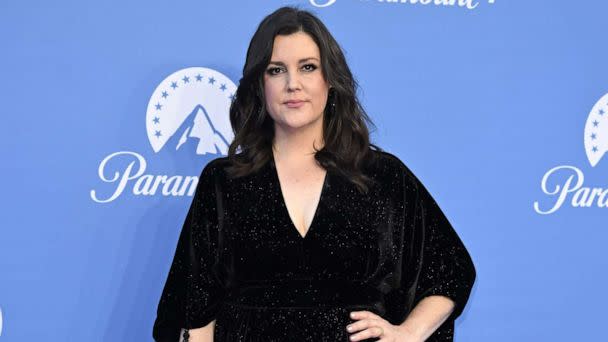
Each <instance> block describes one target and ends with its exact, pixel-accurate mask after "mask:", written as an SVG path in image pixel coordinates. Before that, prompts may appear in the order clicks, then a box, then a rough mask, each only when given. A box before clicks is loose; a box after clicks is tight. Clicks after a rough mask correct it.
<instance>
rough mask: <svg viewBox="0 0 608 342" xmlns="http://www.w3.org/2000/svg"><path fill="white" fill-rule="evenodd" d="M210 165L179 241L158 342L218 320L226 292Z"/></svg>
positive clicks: (168, 341)
mask: <svg viewBox="0 0 608 342" xmlns="http://www.w3.org/2000/svg"><path fill="white" fill-rule="evenodd" d="M216 185H217V183H216V181H215V180H214V176H213V172H212V168H211V166H210V163H208V164H207V165H206V166H205V168H204V169H203V171H202V172H201V175H200V177H199V181H198V184H197V187H196V191H195V193H194V197H193V200H192V204H191V205H190V209H189V210H188V214H187V215H186V219H185V221H184V224H183V226H182V230H181V233H180V236H179V239H178V242H177V247H176V250H175V255H174V257H173V262H172V264H171V267H170V269H169V274H168V276H167V280H166V282H165V286H164V288H163V292H162V294H161V297H160V301H159V303H158V308H157V316H156V320H155V322H154V328H153V338H154V340H155V341H157V342H178V341H179V338H180V332H181V329H182V328H183V329H194V328H200V327H204V326H206V325H207V324H209V323H210V322H211V321H213V320H214V319H215V316H216V314H217V311H218V310H219V307H220V304H221V303H222V301H223V299H224V298H225V290H224V288H223V286H222V284H221V282H220V280H219V278H218V275H217V272H216V260H217V241H218V234H219V232H218V230H219V229H218V221H219V220H218V209H217V208H218V204H217V198H216V192H217V190H216Z"/></svg>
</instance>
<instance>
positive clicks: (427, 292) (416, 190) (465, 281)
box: [403, 172, 476, 333]
mask: <svg viewBox="0 0 608 342" xmlns="http://www.w3.org/2000/svg"><path fill="white" fill-rule="evenodd" d="M408 173H409V172H408ZM404 178H405V179H406V180H405V182H406V183H408V182H409V183H408V184H409V185H408V186H406V187H405V188H406V189H409V190H408V191H407V194H406V195H404V198H405V199H404V200H406V201H407V200H412V199H413V203H410V205H409V206H407V207H408V208H410V210H411V208H412V207H413V210H412V212H413V216H411V215H407V217H409V218H410V219H409V220H408V221H409V222H410V223H409V224H408V227H407V229H405V232H406V233H405V234H404V236H405V239H404V245H403V252H404V253H405V255H407V256H408V257H407V258H406V259H407V261H406V262H405V263H404V264H403V275H404V277H403V282H404V283H403V285H404V288H405V289H406V290H407V296H406V297H407V298H406V303H408V304H409V305H408V310H407V311H408V313H409V311H411V310H412V309H413V308H414V307H415V306H416V305H417V304H418V303H419V302H420V301H421V300H422V299H423V298H425V297H428V296H431V295H441V296H445V297H448V298H450V299H451V300H453V301H454V303H455V307H454V310H453V311H452V313H451V314H450V316H449V317H448V318H447V319H446V321H445V322H444V324H443V326H442V329H443V328H445V329H446V331H447V330H448V329H449V328H450V327H451V326H452V325H453V321H454V320H455V319H456V318H457V317H458V316H460V314H461V313H462V311H463V310H464V307H465V305H466V303H467V301H468V298H469V295H470V293H471V289H472V287H473V283H474V282H475V277H476V271H475V266H474V264H473V261H472V260H471V256H470V255H469V253H468V251H467V249H466V247H465V246H464V244H463V242H462V241H461V239H460V238H459V236H458V235H457V234H456V231H455V230H454V228H453V227H452V225H451V224H450V222H449V221H448V219H447V217H446V216H445V214H444V213H443V211H442V210H441V208H440V207H439V205H438V204H437V202H436V201H435V200H434V199H433V197H432V196H431V194H430V193H429V192H428V190H427V189H426V188H425V187H424V185H423V184H422V183H421V182H420V181H419V180H418V178H417V177H416V176H414V175H413V174H411V173H409V175H404ZM438 330H439V329H438ZM439 333H440V332H439Z"/></svg>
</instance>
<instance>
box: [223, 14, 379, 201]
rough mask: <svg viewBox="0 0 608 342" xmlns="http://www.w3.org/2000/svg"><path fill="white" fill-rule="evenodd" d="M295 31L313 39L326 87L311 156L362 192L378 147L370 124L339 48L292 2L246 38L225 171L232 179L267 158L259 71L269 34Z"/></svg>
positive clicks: (266, 58)
mask: <svg viewBox="0 0 608 342" xmlns="http://www.w3.org/2000/svg"><path fill="white" fill-rule="evenodd" d="M296 32H304V33H307V34H308V35H310V37H311V38H312V39H313V40H314V41H315V43H316V44H317V46H318V47H319V51H320V55H321V66H322V67H321V69H322V72H323V76H324V77H325V80H326V81H327V82H328V83H329V84H330V85H331V86H332V87H331V88H330V89H329V94H328V101H327V105H326V107H325V110H324V113H323V139H324V146H323V147H322V148H321V149H320V150H317V149H316V148H315V159H316V160H317V162H318V163H319V165H321V166H322V167H323V168H325V169H326V170H327V171H328V172H333V173H336V174H339V175H342V176H344V177H345V178H346V179H348V180H350V181H351V182H352V183H354V184H355V185H356V187H357V188H358V189H359V191H361V192H367V190H368V186H369V185H370V184H371V183H372V180H371V178H370V177H368V176H367V175H365V173H364V172H363V171H364V169H365V167H366V166H367V165H368V164H369V163H371V162H373V161H374V153H372V151H371V150H370V147H373V148H374V149H375V150H380V151H381V150H382V149H381V148H379V147H378V146H376V145H374V144H371V143H370V137H369V136H370V132H369V129H368V126H367V124H368V123H369V124H370V125H371V126H373V127H374V129H375V128H376V127H375V125H374V124H373V122H372V121H371V119H370V118H369V117H368V115H367V114H366V113H365V110H364V109H363V107H362V106H361V104H360V103H359V100H358V99H357V96H356V91H357V88H358V84H357V82H356V80H355V79H354V77H353V75H352V73H351V71H350V69H349V67H348V65H347V63H346V59H345V57H344V54H343V52H342V49H341V48H340V46H339V45H338V43H337V42H336V40H335V39H334V38H333V37H332V35H331V34H330V33H329V31H328V30H327V28H326V27H325V25H324V24H323V23H322V22H321V21H320V20H319V19H318V18H317V17H316V16H315V15H313V14H312V13H310V12H308V11H305V10H302V9H299V8H298V7H296V6H286V7H281V8H279V9H277V10H276V11H274V12H273V13H271V14H270V15H268V16H267V17H265V18H264V19H263V20H262V22H261V23H260V24H259V26H258V28H257V30H256V32H255V33H254V35H253V37H252V39H251V42H250V44H249V48H248V50H247V59H246V61H245V66H244V67H243V76H242V78H241V79H240V81H239V85H238V88H237V90H236V94H235V97H234V99H233V100H232V103H231V106H230V122H231V125H232V130H233V131H234V140H233V141H232V143H231V144H230V146H229V148H228V159H229V160H230V161H231V163H230V166H228V167H227V172H228V173H229V175H230V176H232V177H240V176H244V175H247V174H249V173H252V172H255V171H256V170H258V169H259V168H261V167H262V166H263V165H264V164H265V163H267V162H269V161H270V160H271V159H272V141H273V139H274V120H273V119H272V118H271V117H270V115H269V114H268V112H267V111H266V106H265V104H266V101H265V98H264V71H265V69H266V68H267V67H268V64H269V63H270V58H271V56H272V49H273V44H274V38H275V36H277V35H290V34H293V33H296ZM332 103H333V104H334V105H333V106H332V105H331V104H332ZM239 148H240V153H239V154H237V149H239ZM313 148H314V146H313Z"/></svg>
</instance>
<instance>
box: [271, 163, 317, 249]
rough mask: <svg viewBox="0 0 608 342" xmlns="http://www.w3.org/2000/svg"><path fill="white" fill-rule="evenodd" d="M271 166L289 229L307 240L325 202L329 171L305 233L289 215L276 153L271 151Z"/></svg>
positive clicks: (302, 239)
mask: <svg viewBox="0 0 608 342" xmlns="http://www.w3.org/2000/svg"><path fill="white" fill-rule="evenodd" d="M270 164H271V165H270V168H271V172H272V176H273V177H272V178H273V179H274V181H275V184H276V186H277V188H278V189H279V193H278V197H279V202H281V208H282V210H283V214H284V215H285V216H286V218H287V221H289V226H290V227H289V230H291V231H293V232H294V233H295V234H296V236H297V237H298V238H299V240H301V241H305V240H308V237H309V236H310V234H311V233H312V229H313V228H314V227H315V224H316V222H317V216H319V211H320V207H321V204H322V202H323V198H324V197H325V196H326V194H325V192H326V188H327V187H328V182H329V180H328V178H329V171H328V170H326V171H325V176H324V178H323V185H322V186H321V194H320V195H319V201H318V202H317V206H316V208H315V212H314V214H313V216H312V220H311V221H310V225H309V226H308V228H307V229H306V233H305V234H304V235H302V234H300V231H299V230H298V228H297V226H296V225H295V223H294V222H293V220H292V218H291V215H289V209H287V203H286V202H285V196H284V195H283V188H282V187H281V180H280V178H279V172H278V171H277V165H276V163H275V160H274V154H273V153H272V152H271V159H270Z"/></svg>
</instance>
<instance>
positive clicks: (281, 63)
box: [269, 57, 319, 66]
mask: <svg viewBox="0 0 608 342" xmlns="http://www.w3.org/2000/svg"><path fill="white" fill-rule="evenodd" d="M311 59H316V60H317V61H318V60H319V59H318V58H316V57H307V58H302V59H300V60H299V61H298V63H303V62H306V61H308V60H311ZM269 64H275V65H281V66H285V63H283V62H281V61H271V62H270V63H269Z"/></svg>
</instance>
